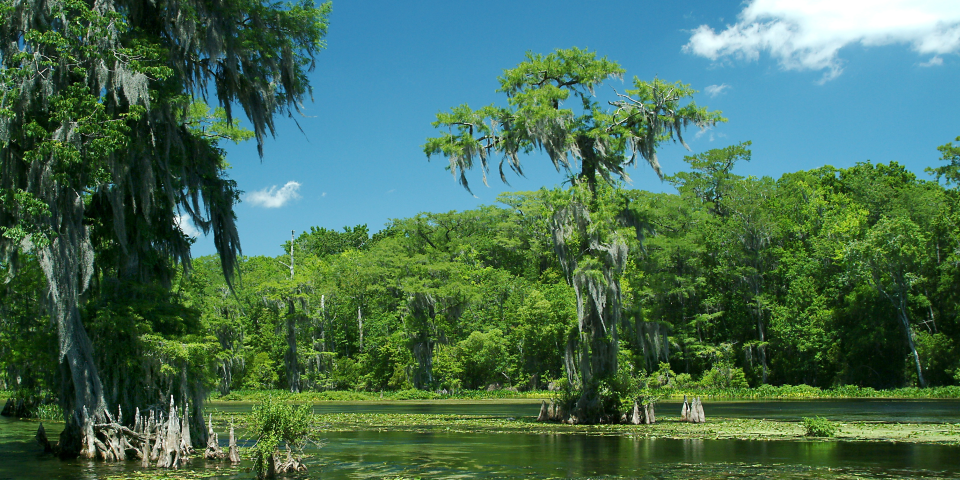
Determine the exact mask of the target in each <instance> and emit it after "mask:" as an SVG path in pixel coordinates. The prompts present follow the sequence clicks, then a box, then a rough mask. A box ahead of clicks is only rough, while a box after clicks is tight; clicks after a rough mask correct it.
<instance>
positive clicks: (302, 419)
mask: <svg viewBox="0 0 960 480" xmlns="http://www.w3.org/2000/svg"><path fill="white" fill-rule="evenodd" d="M250 434H251V435H252V436H253V437H254V438H256V443H255V444H254V446H253V447H252V448H251V454H252V455H253V470H254V472H255V473H256V475H257V478H264V477H266V476H269V475H272V472H273V468H274V465H275V463H274V462H275V456H276V455H278V454H279V452H280V450H279V449H280V446H281V445H283V446H284V447H285V448H287V449H289V450H292V451H293V452H295V453H296V454H300V453H301V452H302V451H303V447H305V446H306V445H307V443H308V442H310V441H315V440H316V438H317V435H318V434H319V431H318V428H317V426H316V425H315V424H314V421H313V414H312V413H311V412H310V407H309V406H308V405H300V406H294V405H290V404H288V403H285V402H284V401H282V400H281V399H280V398H277V397H274V396H266V397H265V398H264V399H263V400H262V401H261V403H259V404H258V405H254V407H253V413H252V415H251V416H250Z"/></svg>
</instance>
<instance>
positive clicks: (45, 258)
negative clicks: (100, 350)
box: [39, 194, 106, 458]
mask: <svg viewBox="0 0 960 480" xmlns="http://www.w3.org/2000/svg"><path fill="white" fill-rule="evenodd" d="M58 207H59V206H58V205H51V206H50V211H51V220H50V223H51V225H52V226H53V227H54V229H55V231H56V233H57V237H56V238H55V239H54V240H53V241H52V242H50V244H49V245H47V246H45V247H43V248H40V249H39V260H40V266H41V268H42V270H43V273H44V276H45V277H46V279H47V285H48V288H49V293H50V297H49V299H50V313H51V316H52V317H53V320H54V322H55V323H56V325H57V338H58V344H59V353H60V371H61V374H63V392H62V395H61V398H60V402H61V405H62V407H63V413H64V415H63V416H64V420H65V421H66V426H65V428H64V434H66V435H67V437H70V436H73V437H75V438H65V437H64V434H61V445H63V446H64V448H63V449H62V450H61V452H60V455H61V456H62V457H65V458H69V457H75V456H77V455H80V456H83V457H84V458H94V457H95V456H96V447H95V443H94V441H95V438H94V434H93V423H95V422H100V421H102V420H103V418H104V412H105V411H106V402H105V401H104V396H103V385H102V383H101V382H100V375H99V373H98V372H97V366H96V365H95V364H94V361H93V344H92V343H91V342H90V338H89V337H88V336H87V331H86V330H85V329H84V328H83V322H82V321H81V318H80V308H79V302H80V294H81V293H82V292H83V291H84V290H85V289H86V286H87V283H88V282H89V280H90V274H91V273H92V265H93V249H92V246H91V245H90V239H89V235H88V232H87V229H86V227H85V226H84V225H83V223H82V218H83V202H82V199H81V197H80V195H79V194H77V195H75V200H73V201H72V203H71V204H70V205H66V206H64V208H58ZM75 427H82V428H75Z"/></svg>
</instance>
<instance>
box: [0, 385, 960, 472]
mask: <svg viewBox="0 0 960 480" xmlns="http://www.w3.org/2000/svg"><path fill="white" fill-rule="evenodd" d="M228 406H229V409H230V410H234V411H239V410H248V409H249V408H250V406H249V405H238V404H230V405H224V404H213V405H211V406H210V407H211V408H213V409H220V410H227V408H225V407H228ZM958 407H960V402H956V401H940V400H933V401H931V400H923V401H912V400H911V401H903V400H896V401H883V400H855V401H850V400H816V401H776V402H771V401H762V402H761V401H741V402H707V403H706V404H705V406H704V408H705V409H706V410H707V415H708V418H709V415H714V416H718V417H722V416H726V417H749V418H777V419H788V420H789V419H794V418H799V417H800V416H809V415H815V414H819V415H823V416H827V417H833V418H837V419H846V420H864V419H868V420H869V419H873V420H878V421H917V420H905V419H921V420H920V421H941V422H942V421H955V419H957V418H958V413H957V410H958ZM538 408H539V404H538V403H536V402H531V401H511V402H499V401H497V402H492V401H485V402H456V403H451V402H444V403H438V402H391V403H389V404H373V403H369V402H362V403H359V402H358V403H332V402H331V403H324V404H321V405H317V406H315V407H314V410H315V411H317V412H323V413H330V412H345V411H348V412H354V413H365V412H366V413H371V412H373V413H411V414H416V413H430V414H461V415H468V414H472V415H482V416H499V417H511V416H513V417H520V416H532V415H536V414H537V411H538ZM673 409H676V410H677V411H678V412H679V404H677V403H673V402H664V403H663V404H661V405H660V406H659V407H658V415H659V416H665V415H669V416H673V414H672V413H669V412H670V410H673ZM711 412H712V413H711ZM36 428H37V424H36V423H35V422H29V421H19V420H13V419H8V418H4V417H0V480H6V479H25V480H33V479H36V480H73V479H95V478H103V477H104V476H107V475H111V474H123V473H131V472H134V471H139V470H140V469H139V464H138V462H127V463H124V464H104V463H100V462H88V461H80V460H77V461H67V462H64V461H60V460H57V459H55V458H53V457H51V456H49V455H43V454H42V453H41V452H40V449H39V447H37V445H36V444H35V443H34V440H33V435H34V433H35V432H36ZM60 428H61V427H60V426H59V425H50V428H48V432H49V434H50V437H51V438H55V437H56V435H57V434H58V433H59V430H60ZM641 428H642V427H641ZM221 438H223V439H225V438H226V435H224V434H222V435H221ZM308 453H309V454H310V455H311V456H310V458H308V459H307V465H308V466H309V468H310V471H309V472H308V475H306V476H305V477H303V478H323V479H361V478H382V477H396V476H406V477H421V478H533V479H540V478H658V479H681V478H718V479H719V478H772V477H776V478H798V479H800V478H802V479H807V478H851V479H852V478H905V477H909V478H960V447H957V446H950V445H920V444H904V443H881V442H839V441H782V440H781V441H752V440H751V441H747V440H697V439H692V440H691V439H687V440H677V439H656V438H639V437H632V436H629V435H624V436H615V435H611V436H603V435H584V434H532V433H531V434H524V433H509V434H490V433H469V434H465V433H450V432H446V431H443V429H442V428H439V427H438V428H437V429H436V430H435V431H431V432H397V431H353V432H331V433H328V434H326V435H325V445H324V447H323V448H322V449H317V448H311V449H310V450H309V451H308ZM217 466H218V465H217V464H214V463H209V464H208V463H206V462H203V461H195V462H194V464H193V465H191V466H190V467H189V468H191V469H199V470H210V469H214V470H215V469H216V468H217ZM245 466H247V467H249V464H245ZM212 478H221V479H234V478H252V474H251V473H249V472H243V473H232V474H228V475H215V476H213V477H212Z"/></svg>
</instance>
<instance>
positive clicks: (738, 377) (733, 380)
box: [700, 362, 749, 389]
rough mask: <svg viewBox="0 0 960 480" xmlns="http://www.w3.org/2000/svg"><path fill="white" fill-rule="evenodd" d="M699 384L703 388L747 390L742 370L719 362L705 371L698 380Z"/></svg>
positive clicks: (745, 378)
mask: <svg viewBox="0 0 960 480" xmlns="http://www.w3.org/2000/svg"><path fill="white" fill-rule="evenodd" d="M700 384H701V385H703V386H704V387H705V388H720V389H726V388H733V389H738V388H747V387H749V385H748V384H747V377H746V374H745V373H744V372H743V369H742V368H736V367H734V366H732V365H730V364H729V363H724V362H720V363H717V364H715V365H714V366H713V368H711V369H710V370H707V371H706V372H704V374H703V378H702V379H700Z"/></svg>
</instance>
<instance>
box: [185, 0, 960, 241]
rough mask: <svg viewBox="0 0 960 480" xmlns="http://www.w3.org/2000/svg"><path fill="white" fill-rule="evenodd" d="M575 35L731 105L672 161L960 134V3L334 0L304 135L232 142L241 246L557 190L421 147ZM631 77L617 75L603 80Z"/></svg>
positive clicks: (670, 153)
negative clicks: (463, 183) (459, 113)
mask: <svg viewBox="0 0 960 480" xmlns="http://www.w3.org/2000/svg"><path fill="white" fill-rule="evenodd" d="M411 3H412V4H411ZM573 46H577V47H580V48H588V49H590V50H593V51H596V52H597V53H598V54H599V55H601V56H607V57H608V58H609V59H610V60H614V61H616V62H618V63H620V65H621V66H622V67H623V68H625V69H626V71H627V74H626V77H625V80H627V82H629V80H630V79H632V78H633V77H634V76H637V77H639V78H641V79H644V80H651V79H653V78H654V77H659V78H661V79H663V80H668V81H675V80H681V81H683V82H684V83H689V84H691V86H693V87H694V88H695V89H697V90H700V93H699V94H697V96H696V97H695V100H696V102H697V103H698V104H701V105H706V106H708V107H709V108H710V109H714V110H721V111H722V112H723V114H724V116H725V117H727V118H728V119H729V122H728V123H726V124H723V125H720V126H717V127H716V128H714V129H711V130H709V131H706V132H703V133H701V134H700V135H697V133H698V132H697V131H696V130H691V131H688V132H686V135H685V138H686V139H687V140H688V144H689V145H690V147H691V152H687V151H685V150H684V149H683V148H682V147H680V146H679V145H673V144H668V145H664V146H663V147H662V148H661V149H660V150H659V160H660V163H661V165H662V167H663V169H664V172H665V173H667V174H672V173H674V172H676V171H678V170H680V169H682V168H683V167H684V166H685V165H686V164H685V163H684V162H683V161H682V158H683V156H684V155H690V154H693V153H698V152H702V151H705V150H709V149H711V148H720V147H724V146H727V145H730V144H733V143H737V142H741V141H745V140H751V141H752V142H753V160H752V161H751V162H750V163H749V164H744V165H739V166H738V167H737V169H736V173H739V174H741V175H756V176H763V175H768V176H772V177H774V178H776V177H779V176H780V175H782V174H783V173H786V172H792V171H797V170H806V169H812V168H817V167H820V166H823V165H833V166H836V167H848V166H851V165H853V164H855V163H857V162H860V161H866V160H871V161H873V162H884V163H885V162H888V161H890V160H896V161H898V162H901V163H903V164H905V165H906V166H907V167H908V168H909V169H910V170H912V171H914V172H915V173H917V174H918V175H920V176H921V177H922V178H928V177H927V176H926V174H925V173H923V169H924V168H926V167H929V166H934V165H936V164H937V163H938V161H937V159H938V158H939V153H938V152H937V150H936V147H937V146H938V145H942V144H944V143H946V142H948V141H952V140H953V139H954V138H955V137H957V136H958V135H960V88H958V85H960V56H958V53H960V2H957V1H956V0H949V1H931V0H912V1H900V0H873V1H870V2H860V1H842V2H839V1H836V0H831V1H824V0H808V1H804V2H799V1H787V0H752V1H747V2H737V1H674V2H663V1H659V2H647V1H623V2H614V1H610V2H603V1H594V2H585V1H557V0H554V1H549V2H547V1H527V2H506V1H485V2H460V1H450V0H447V1H419V2H410V3H408V2H386V1H363V0H358V1H340V0H337V1H334V3H333V13H332V15H331V17H330V28H329V34H328V36H327V49H326V50H325V51H323V52H322V53H321V54H320V55H319V56H318V57H317V67H316V70H315V71H314V72H313V73H312V74H311V77H310V78H311V82H312V85H313V88H314V101H313V102H312V103H311V102H308V103H307V104H306V105H305V107H306V108H305V110H304V111H305V112H306V114H307V115H308V117H306V118H298V119H297V121H298V123H299V125H300V127H302V129H303V132H301V131H300V130H299V129H298V127H297V125H296V124H295V123H294V122H293V120H290V119H287V118H285V117H284V118H280V119H278V122H277V124H278V132H277V136H276V138H274V139H270V140H268V141H267V142H266V143H265V145H264V155H263V158H262V159H261V158H260V157H259V156H258V155H257V149H256V145H255V144H254V143H253V142H252V141H251V142H247V143H243V144H240V145H227V146H226V147H227V148H226V150H227V155H228V161H229V162H230V163H231V165H232V166H233V168H232V169H231V170H230V176H231V178H233V179H234V180H236V181H237V183H238V185H239V188H240V189H241V190H243V191H244V192H246V193H245V196H244V201H243V202H242V203H241V204H239V205H238V206H237V208H236V212H237V216H238V225H239V228H240V239H241V245H242V248H243V253H244V254H245V255H270V256H274V255H279V254H280V253H282V252H281V249H280V245H281V244H282V243H283V242H284V241H286V240H288V239H289V238H290V231H291V230H295V231H296V232H297V234H299V233H300V232H302V231H304V230H308V229H309V228H310V227H311V226H322V227H326V228H334V229H338V230H339V229H341V228H342V227H344V226H347V225H350V226H352V225H358V224H367V225H368V226H369V228H370V230H371V231H377V230H379V229H381V228H382V227H383V225H384V223H386V222H387V221H388V220H389V219H391V218H402V217H409V216H413V215H415V214H417V213H419V212H425V211H429V212H445V211H450V210H463V209H469V208H474V207H476V206H478V205H483V204H493V203H495V199H496V196H497V194H499V193H500V192H503V191H513V190H535V189H538V188H540V187H542V186H546V187H548V188H549V187H552V186H555V185H557V184H558V183H560V182H561V181H562V180H563V176H562V175H560V174H558V173H556V172H555V171H554V170H553V168H552V166H550V164H549V162H548V161H547V159H546V158H544V157H542V156H531V157H528V158H525V159H523V160H524V168H525V173H526V178H522V177H514V178H511V180H510V183H511V184H510V185H503V184H501V183H500V181H499V180H498V179H495V178H492V179H491V181H490V188H487V187H484V186H483V185H482V183H481V181H480V172H478V171H475V172H472V175H471V176H470V179H471V187H472V189H473V192H474V194H476V198H475V197H473V196H471V195H470V194H468V193H467V192H466V191H465V190H464V189H463V188H462V187H460V186H459V185H458V184H457V183H456V182H455V181H454V179H453V177H452V175H451V174H450V173H449V172H448V171H446V170H445V169H444V165H445V160H444V159H442V158H434V159H433V160H432V161H430V162H428V161H427V159H426V156H425V155H424V153H423V149H422V145H423V144H424V142H425V140H426V138H428V137H431V136H436V135H438V132H437V131H436V130H435V129H434V128H433V127H431V126H430V123H431V122H432V121H434V120H435V116H436V113H437V112H439V111H441V110H444V111H445V110H448V109H450V108H451V107H454V106H456V105H459V104H462V103H467V104H469V105H470V106H471V107H475V108H476V107H480V106H483V105H488V104H491V103H500V104H502V103H504V102H505V99H504V97H503V96H502V95H501V94H497V93H496V89H497V86H498V84H497V77H498V76H499V75H500V74H501V73H502V71H503V70H504V69H507V68H512V67H514V66H516V64H517V63H519V62H521V61H523V59H524V53H525V52H527V51H532V52H536V53H544V54H546V53H549V52H551V51H553V50H555V49H558V48H570V47H573ZM626 86H627V84H626V83H621V82H620V81H610V82H608V86H604V87H602V88H601V91H599V92H598V94H599V95H601V96H604V95H610V94H611V92H612V89H611V87H613V88H616V89H618V90H621V91H622V90H623V88H625V87H626ZM630 173H631V177H632V186H633V187H634V188H639V189H645V190H652V191H671V190H672V189H671V187H670V186H669V185H668V184H666V183H662V182H660V181H659V179H657V177H656V175H655V174H654V173H653V171H652V170H650V169H649V167H647V166H645V165H641V166H638V167H637V168H636V169H634V170H632V171H631V172H630ZM291 182H296V185H295V184H293V183H291ZM184 228H185V229H187V230H189V227H184ZM193 253H194V255H195V256H200V255H208V254H212V253H215V250H214V247H213V242H212V240H211V239H210V238H203V237H200V238H198V239H197V243H196V244H195V245H194V248H193Z"/></svg>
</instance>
